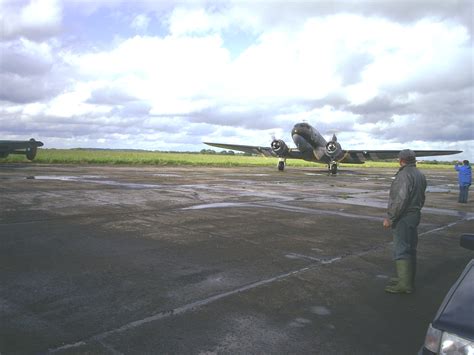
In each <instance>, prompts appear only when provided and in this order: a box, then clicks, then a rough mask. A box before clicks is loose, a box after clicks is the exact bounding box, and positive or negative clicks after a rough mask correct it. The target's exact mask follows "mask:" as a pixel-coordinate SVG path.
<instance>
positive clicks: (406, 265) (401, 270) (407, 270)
mask: <svg viewBox="0 0 474 355" xmlns="http://www.w3.org/2000/svg"><path fill="white" fill-rule="evenodd" d="M395 265H396V267H397V275H398V283H397V284H396V285H389V286H387V287H385V292H389V293H412V292H413V265H412V262H411V260H408V259H401V260H396V261H395Z"/></svg>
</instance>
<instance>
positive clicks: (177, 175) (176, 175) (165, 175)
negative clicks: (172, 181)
mask: <svg viewBox="0 0 474 355" xmlns="http://www.w3.org/2000/svg"><path fill="white" fill-rule="evenodd" d="M152 176H159V177H181V175H179V174H165V173H162V174H152Z"/></svg>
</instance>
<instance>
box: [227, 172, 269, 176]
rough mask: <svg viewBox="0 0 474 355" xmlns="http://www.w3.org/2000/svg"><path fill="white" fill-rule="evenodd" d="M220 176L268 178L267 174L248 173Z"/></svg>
mask: <svg viewBox="0 0 474 355" xmlns="http://www.w3.org/2000/svg"><path fill="white" fill-rule="evenodd" d="M222 176H268V174H250V173H247V174H245V173H242V174H222Z"/></svg>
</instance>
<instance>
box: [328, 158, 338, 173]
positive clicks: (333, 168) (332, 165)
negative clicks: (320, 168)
mask: <svg viewBox="0 0 474 355" xmlns="http://www.w3.org/2000/svg"><path fill="white" fill-rule="evenodd" d="M328 170H329V174H330V175H336V174H337V162H335V161H332V162H330V163H329V164H328Z"/></svg>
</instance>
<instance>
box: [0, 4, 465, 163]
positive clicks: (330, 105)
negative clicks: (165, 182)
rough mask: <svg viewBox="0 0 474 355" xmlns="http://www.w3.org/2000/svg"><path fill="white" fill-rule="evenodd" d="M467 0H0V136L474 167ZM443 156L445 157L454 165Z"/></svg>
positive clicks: (53, 144) (59, 144)
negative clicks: (392, 152) (424, 158)
mask: <svg viewBox="0 0 474 355" xmlns="http://www.w3.org/2000/svg"><path fill="white" fill-rule="evenodd" d="M473 4H474V3H473V2H472V1H470V0H465V1H458V0H405V1H400V0H393V1H392V0H370V1H366V2H364V1H356V0H345V1H329V0H326V1H309V0H307V1H299V0H293V1H283V0H280V1H273V0H266V1H265V0H260V1H250V0H249V1H234V0H231V1H156V0H138V1H135V0H94V1H92V0H83V1H80V0H62V1H61V0H0V22H1V23H0V31H1V37H0V139H29V138H30V137H35V138H36V139H40V140H42V141H43V142H45V147H47V148H72V147H100V148H140V149H152V150H186V151H195V150H201V149H203V148H206V146H205V145H203V144H202V141H213V142H227V143H237V144H252V145H263V146H268V145H269V144H270V141H271V139H272V136H275V137H277V138H283V139H285V140H286V141H287V143H290V146H294V145H293V143H292V141H291V138H290V134H289V132H290V129H291V127H292V126H293V125H294V124H295V123H297V122H301V121H303V120H305V121H307V122H308V123H310V124H312V125H313V126H315V127H316V128H317V129H318V130H319V131H320V132H321V133H322V134H323V135H325V136H326V137H327V138H329V137H330V136H331V135H332V133H333V132H336V133H337V135H338V139H339V141H340V142H341V144H342V147H343V148H344V149H351V148H352V149H364V148H367V149H399V148H412V149H460V150H464V151H465V153H464V154H461V155H459V156H454V157H453V158H460V159H463V158H468V159H469V158H470V159H471V160H474V155H473V153H474V104H473V103H474V80H473V79H474V69H473V66H474V63H473V43H474V40H473V35H474V5H473ZM450 159H451V158H450Z"/></svg>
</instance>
